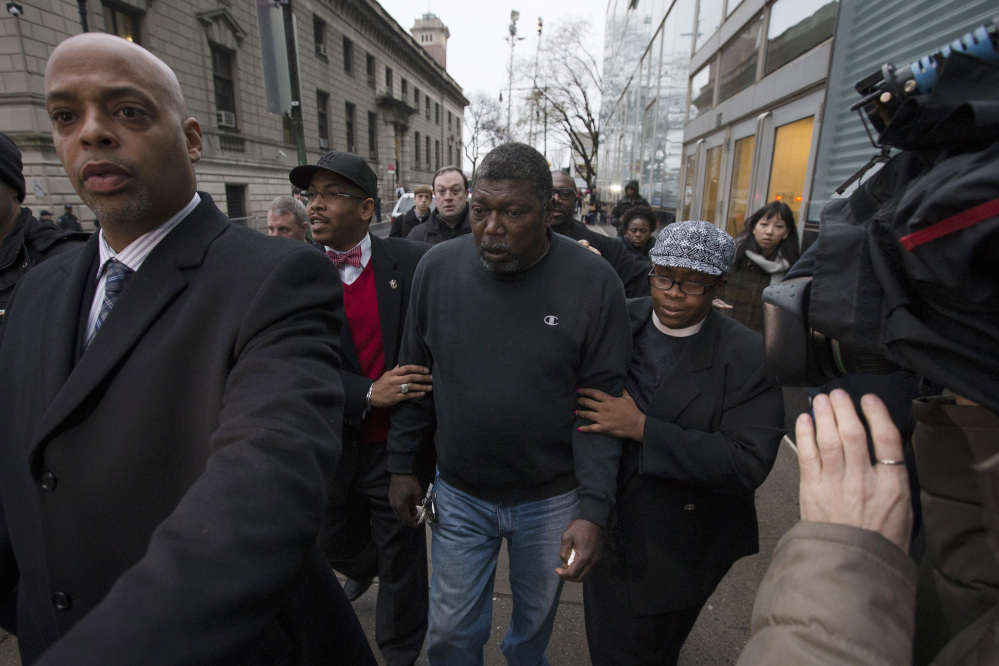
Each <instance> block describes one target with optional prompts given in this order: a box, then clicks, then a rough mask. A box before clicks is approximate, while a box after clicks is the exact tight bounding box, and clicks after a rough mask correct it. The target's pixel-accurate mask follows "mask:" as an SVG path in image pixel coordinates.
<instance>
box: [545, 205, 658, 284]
mask: <svg viewBox="0 0 999 666" xmlns="http://www.w3.org/2000/svg"><path fill="white" fill-rule="evenodd" d="M552 230H553V231H555V233H558V234H562V235H563V236H567V237H569V238H571V239H572V240H574V241H578V240H586V241H588V242H589V244H590V245H591V246H593V247H594V248H596V249H597V251H598V252H600V256H602V257H603V258H604V259H606V260H607V261H608V262H609V263H610V265H611V266H613V267H614V272H615V273H617V276H618V277H619V278H621V282H622V283H623V284H624V294H625V296H627V297H628V298H639V297H642V296H648V295H649V293H651V290H652V288H651V287H650V286H649V273H650V272H652V263H651V262H650V261H647V260H646V259H642V258H641V257H638V256H637V255H634V254H632V253H630V252H628V249H627V248H626V247H625V246H624V243H622V242H621V241H620V240H618V239H617V238H611V237H610V236H604V235H603V234H601V233H597V232H596V231H593V230H592V229H590V228H589V227H587V226H586V225H585V224H583V223H582V222H580V221H579V220H569V221H568V222H565V223H563V224H562V226H561V228H558V227H555V226H554V225H553V226H552Z"/></svg>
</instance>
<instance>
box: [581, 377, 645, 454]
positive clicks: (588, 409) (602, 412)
mask: <svg viewBox="0 0 999 666" xmlns="http://www.w3.org/2000/svg"><path fill="white" fill-rule="evenodd" d="M576 402H577V403H578V404H579V409H577V410H576V416H579V417H581V418H584V419H586V420H587V421H592V422H593V424H592V425H586V426H580V427H579V431H580V432H599V433H605V434H608V435H611V436H613V437H627V438H628V439H633V440H635V441H636V442H641V441H642V439H643V437H644V434H643V433H644V431H645V414H643V413H642V412H641V410H639V409H638V405H636V404H635V401H634V400H632V398H631V396H630V395H628V392H627V391H624V392H623V393H622V394H621V397H620V398H615V397H614V396H611V395H608V394H607V393H604V392H603V391H598V390H597V389H588V388H581V389H579V397H578V398H577V399H576Z"/></svg>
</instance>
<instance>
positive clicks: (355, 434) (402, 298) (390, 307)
mask: <svg viewBox="0 0 999 666" xmlns="http://www.w3.org/2000/svg"><path fill="white" fill-rule="evenodd" d="M430 248H431V245H429V244H428V243H421V242H419V241H411V240H404V239H402V238H378V237H377V236H375V235H374V234H371V268H372V270H373V271H374V278H375V291H376V293H377V294H378V320H379V323H380V324H381V329H382V346H383V347H384V350H385V369H386V370H391V369H392V368H394V367H395V366H396V364H397V363H398V362H399V345H400V341H401V339H402V327H403V322H404V321H405V319H406V311H407V310H409V293H410V289H412V286H413V273H415V272H416V265H417V264H419V263H420V259H421V258H422V257H423V255H424V254H426V253H427V250H429V249H430ZM340 349H341V355H342V357H343V368H342V369H341V371H340V376H341V377H342V378H343V388H344V393H345V395H346V401H345V405H344V412H343V413H344V428H343V439H344V452H343V457H342V458H341V460H340V464H339V465H338V467H337V481H336V483H335V484H334V485H335V487H336V488H337V489H338V492H337V493H336V497H335V498H334V501H336V500H337V499H340V498H342V495H343V494H344V493H346V491H347V489H348V488H349V480H350V479H351V478H353V475H354V465H355V462H356V447H357V446H358V445H359V444H360V435H361V412H362V411H363V410H364V398H365V396H366V395H367V394H368V388H369V387H370V386H371V384H372V383H373V382H372V380H371V379H368V378H367V377H365V376H364V375H363V374H361V362H360V360H359V359H358V357H357V348H356V347H355V346H354V338H353V336H352V335H351V332H350V327H349V324H346V325H344V327H343V329H342V330H341V331H340ZM428 457H429V458H430V459H429V460H428ZM420 460H421V464H420V465H419V472H418V474H417V476H418V477H420V480H421V482H422V483H424V485H426V483H428V482H429V479H427V478H426V476H427V474H428V473H430V470H432V469H433V465H434V463H435V462H436V457H435V456H434V455H433V443H432V434H431V440H430V441H429V442H426V443H425V445H424V446H423V447H422V448H421V456H420ZM428 468H429V469H428Z"/></svg>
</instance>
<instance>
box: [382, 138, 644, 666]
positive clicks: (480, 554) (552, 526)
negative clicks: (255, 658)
mask: <svg viewBox="0 0 999 666" xmlns="http://www.w3.org/2000/svg"><path fill="white" fill-rule="evenodd" d="M551 188H552V181H551V175H550V174H549V171H548V166H547V163H546V162H545V159H544V157H542V156H541V154H539V153H538V152H537V151H536V150H534V149H533V148H531V147H529V146H526V145H523V144H505V145H503V146H500V147H499V148H497V149H495V150H494V151H492V152H491V153H490V154H489V155H487V156H486V158H485V159H484V160H483V162H482V165H481V166H480V167H479V170H478V172H477V174H476V179H475V182H474V184H473V186H472V198H471V203H470V220H471V225H472V236H471V237H461V238H458V239H456V240H454V241H453V242H450V243H443V244H440V245H437V246H435V247H434V248H432V249H431V250H430V251H429V252H428V253H427V254H426V255H425V256H424V258H423V260H422V261H421V262H420V265H419V267H418V268H417V271H416V276H415V279H414V282H413V292H412V298H411V301H410V312H409V315H408V317H407V320H406V329H405V333H404V337H403V343H402V351H401V353H400V362H401V363H416V364H421V365H424V366H427V367H430V368H431V371H432V373H433V376H434V392H433V397H431V396H430V395H429V394H428V395H427V396H426V397H423V398H420V399H417V400H412V401H408V402H405V403H400V404H399V405H398V406H397V407H396V410H395V411H394V412H393V415H392V427H391V430H390V433H389V442H388V450H389V470H390V471H391V472H392V473H393V478H392V488H391V490H390V499H391V500H392V503H393V507H394V508H395V509H396V513H397V514H399V517H400V519H401V520H403V521H404V522H408V523H413V521H414V516H415V510H414V508H415V504H416V503H417V502H418V501H419V499H420V493H419V484H418V483H417V482H416V479H415V477H414V476H412V471H413V461H414V456H415V453H416V451H417V450H418V448H419V442H420V440H421V438H422V436H423V433H424V432H425V431H426V430H427V429H428V428H430V427H431V426H432V424H433V422H434V420H435V417H436V423H437V440H436V441H437V450H438V451H437V452H438V470H439V478H438V482H437V484H436V487H435V490H436V499H435V501H434V506H435V509H436V517H437V521H436V522H435V523H434V524H433V525H432V533H433V544H432V551H431V557H432V558H433V564H434V566H433V580H432V583H431V596H430V626H429V634H428V650H427V654H428V657H429V659H430V663H431V664H436V663H461V664H465V663H477V662H478V663H481V659H482V646H483V645H484V644H485V642H486V640H488V637H489V628H490V625H491V613H492V608H491V600H492V585H493V580H494V576H495V569H496V559H497V556H498V553H499V549H500V545H501V541H502V539H503V538H504V537H505V538H506V539H507V542H508V551H509V554H510V585H511V588H512V590H513V615H512V618H511V623H510V630H509V631H508V632H507V635H506V637H505V638H504V640H503V646H502V650H503V653H504V655H505V656H506V658H507V661H508V662H510V663H516V664H521V663H523V664H528V663H530V664H537V663H542V662H543V659H544V651H545V648H546V647H547V644H548V639H549V638H550V636H551V631H552V626H553V624H554V620H555V610H556V607H557V602H558V597H559V594H560V592H561V587H562V582H563V579H565V580H571V581H579V580H581V579H582V578H583V577H584V576H585V575H586V574H587V572H588V571H589V570H590V567H591V566H592V565H593V563H594V562H595V561H596V557H597V556H598V553H599V546H600V543H601V538H602V531H603V526H604V525H605V524H606V521H607V517H608V515H609V513H610V510H611V506H612V504H613V498H614V492H615V487H616V475H617V469H618V462H619V458H620V453H621V443H620V441H619V440H617V439H615V438H613V437H608V436H605V435H600V434H596V433H581V432H579V431H578V430H577V428H579V427H580V426H582V425H583V421H581V420H579V419H577V418H576V417H575V416H574V414H573V410H574V409H575V407H574V402H575V401H574V396H575V395H576V391H577V389H578V388H579V387H580V386H590V385H591V384H592V383H598V384H600V385H601V386H603V387H606V388H605V390H607V391H610V392H612V393H613V394H615V395H620V393H621V389H622V386H623V380H624V373H625V371H626V368H627V365H628V359H629V358H630V354H631V339H630V334H629V329H628V318H627V312H626V308H625V303H624V290H623V288H622V287H621V282H620V280H618V278H617V276H616V275H615V274H614V271H613V270H612V269H611V267H610V265H609V264H607V262H605V261H603V260H602V259H600V258H599V257H597V256H595V255H594V254H592V253H591V252H589V251H588V250H586V249H585V248H582V247H580V246H579V245H577V244H576V243H574V242H572V241H570V240H569V239H566V238H564V237H561V236H559V235H557V234H554V233H552V232H551V230H550V229H548V222H549V220H550V218H551V215H552V203H551V196H552V189H551ZM559 560H561V563H562V566H561V567H559V568H558V569H557V570H556V565H557V564H558V563H559Z"/></svg>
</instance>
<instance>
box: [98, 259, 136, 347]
mask: <svg viewBox="0 0 999 666" xmlns="http://www.w3.org/2000/svg"><path fill="white" fill-rule="evenodd" d="M133 274H135V271H133V270H132V269H131V268H129V267H128V266H126V265H125V264H123V263H121V262H120V261H118V260H117V259H112V260H111V261H110V262H108V266H107V279H106V280H105V281H104V301H103V302H102V303H101V311H100V312H99V313H97V323H96V324H94V333H96V332H97V331H99V330H101V325H102V324H103V323H104V320H105V319H107V316H108V314H109V313H110V312H111V308H113V307H114V304H115V301H117V300H118V297H119V296H121V292H122V290H124V289H125V285H126V284H128V281H129V279H130V278H131V277H132V275H133Z"/></svg>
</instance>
